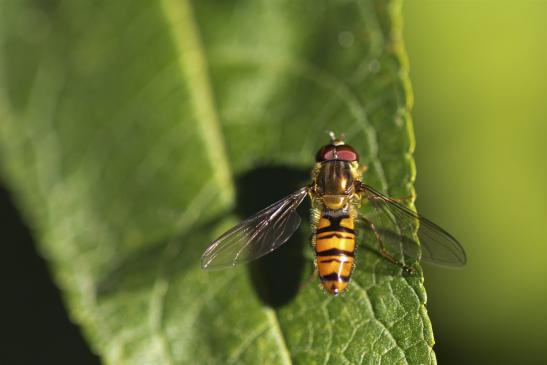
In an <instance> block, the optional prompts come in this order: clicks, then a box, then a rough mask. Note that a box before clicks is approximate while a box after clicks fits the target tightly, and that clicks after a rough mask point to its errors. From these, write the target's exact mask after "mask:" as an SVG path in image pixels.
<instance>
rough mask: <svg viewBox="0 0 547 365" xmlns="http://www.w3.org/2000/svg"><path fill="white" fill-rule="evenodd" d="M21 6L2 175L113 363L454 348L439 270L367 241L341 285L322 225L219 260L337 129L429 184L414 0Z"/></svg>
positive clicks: (389, 178) (376, 176) (6, 22)
mask: <svg viewBox="0 0 547 365" xmlns="http://www.w3.org/2000/svg"><path fill="white" fill-rule="evenodd" d="M0 6H1V8H0V24H1V25H0V26H1V30H0V32H1V33H0V42H1V43H0V46H1V54H0V70H1V79H0V84H1V85H3V86H2V88H1V89H0V118H1V120H2V123H1V124H0V128H1V129H0V149H1V150H0V153H1V170H2V174H3V178H4V179H5V181H6V182H7V184H8V185H9V186H10V188H11V190H12V192H13V194H14V196H15V198H16V200H17V201H18V203H19V206H20V208H21V209H22V211H23V212H24V214H25V217H26V219H27V222H28V223H29V225H31V226H32V227H33V229H34V232H35V237H36V238H37V241H39V243H40V250H41V252H42V253H43V255H44V257H46V258H47V260H48V262H49V265H50V268H51V270H52V272H53V274H54V277H55V280H56V282H57V283H58V285H59V286H60V287H61V288H62V290H63V293H64V296H65V299H66V302H67V306H68V309H69V311H70V313H71V316H72V318H73V319H74V321H76V322H77V323H79V324H80V325H81V327H82V329H83V331H84V333H85V335H86V337H87V339H88V341H89V343H90V345H91V346H92V348H93V349H94V350H95V351H96V352H97V353H98V354H100V355H101V357H102V358H103V359H104V361H105V362H106V363H110V364H123V363H139V364H142V363H152V364H186V363H188V364H195V363H200V364H206V363H207V364H259V363H264V364H289V363H297V364H327V363H331V364H344V363H352V364H354V363H366V364H375V363H384V364H395V363H397V364H399V363H401V364H406V363H408V364H418V363H420V364H423V363H435V355H434V353H433V351H432V345H433V335H432V330H431V325H430V322H429V319H428V317H427V313H426V310H425V307H424V304H425V301H426V296H425V291H424V288H423V285H422V284H423V279H422V277H421V274H420V275H418V276H414V277H403V276H401V275H399V274H397V273H398V272H399V271H400V270H398V269H397V268H394V267H393V266H392V265H391V264H390V263H389V262H386V261H385V260H382V259H381V258H380V257H379V256H378V255H377V254H375V253H374V251H371V250H368V249H367V248H366V246H365V245H362V246H361V249H360V251H359V253H358V261H357V268H356V270H355V273H354V276H353V280H352V282H351V284H350V290H349V292H347V293H346V294H344V295H342V296H339V297H336V298H333V297H329V296H327V295H326V294H324V293H323V292H322V291H321V290H320V289H319V288H318V283H317V280H316V279H315V280H314V281H313V282H312V284H309V285H307V284H306V282H307V281H308V277H309V276H310V275H311V273H312V271H313V260H312V257H313V255H312V250H311V248H310V247H309V244H308V237H309V234H310V228H309V225H307V224H303V225H302V227H301V229H300V230H299V231H298V233H297V234H296V235H295V236H294V237H293V238H292V239H291V240H290V242H289V243H287V244H286V245H285V246H284V247H283V248H281V249H280V250H279V251H278V252H275V253H273V254H271V255H269V256H267V257H266V258H264V259H262V260H259V261H257V262H255V263H253V264H252V265H249V266H247V267H245V266H244V267H241V268H237V269H233V270H227V271H223V272H212V273H206V272H203V271H201V269H200V255H201V252H202V251H203V250H204V249H205V247H206V246H207V244H208V243H209V242H210V241H211V240H212V239H214V238H215V237H216V236H217V235H218V234H220V233H221V232H223V231H224V230H225V229H226V228H228V227H229V226H231V225H233V224H234V223H236V222H237V221H238V220H240V219H241V218H242V217H243V216H246V215H248V214H251V213H252V212H254V211H256V210H258V209H260V208H262V207H264V206H266V205H267V204H269V203H271V202H272V201H274V200H276V199H279V198H281V197H283V196H285V195H287V194H289V193H291V192H292V191H294V190H295V189H296V188H297V187H299V186H301V185H302V184H304V183H306V182H307V181H308V179H309V170H310V169H311V167H312V165H313V161H314V153H315V151H316V150H317V149H318V148H319V147H320V146H321V145H323V144H325V143H326V142H327V141H328V139H327V135H326V133H325V131H326V130H334V131H336V132H345V134H346V137H347V140H348V142H349V143H351V144H352V145H353V146H355V147H356V148H357V149H358V150H359V151H360V153H361V156H362V157H361V160H362V162H363V163H364V164H368V165H369V171H368V172H367V174H366V176H365V179H366V181H367V183H369V184H370V185H373V186H376V187H377V188H379V189H381V190H383V191H384V192H386V193H388V194H390V195H392V196H407V195H409V194H410V193H411V192H412V189H413V187H412V182H413V179H414V165H413V160H412V155H411V153H412V150H413V136H412V124H411V120H410V116H409V109H410V104H411V95H410V91H409V83H408V76H407V65H406V59H405V54H404V50H403V46H402V40H401V29H400V24H401V16H400V2H399V1H385V0H376V1H372V0H368V1H367V0H361V1H315V0H313V1H312V0H308V1H300V2H290V1H269V0H268V1H256V0H239V1H223V2H219V1H194V2H193V3H190V1H189V0H176V1H175V0H163V1H151V0H146V1H145V0H131V1H128V0H119V1H106V0H100V1H99V0H98V1H56V0H50V1H42V0H24V1H23V0H21V1H17V2H15V1H11V2H10V1H3V2H1V3H0ZM303 214H304V215H306V212H305V209H304V210H303ZM308 222H309V221H308ZM304 223H306V221H305V222H304ZM367 239H369V238H367ZM371 242H372V241H371Z"/></svg>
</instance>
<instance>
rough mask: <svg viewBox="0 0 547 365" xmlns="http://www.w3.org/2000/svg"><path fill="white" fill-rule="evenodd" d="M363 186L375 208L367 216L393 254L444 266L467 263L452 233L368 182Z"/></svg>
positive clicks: (462, 250)
mask: <svg viewBox="0 0 547 365" xmlns="http://www.w3.org/2000/svg"><path fill="white" fill-rule="evenodd" d="M361 189H362V191H363V192H364V194H365V197H366V198H367V200H368V201H370V203H371V205H372V206H373V207H374V210H375V214H374V215H373V216H371V217H370V218H369V217H367V219H369V220H370V221H371V222H372V223H373V224H374V225H375V227H376V230H377V232H378V234H379V236H380V239H381V240H382V243H383V244H384V245H385V246H386V248H387V249H388V250H390V251H391V250H394V252H393V254H397V253H399V254H401V255H402V256H403V257H404V258H405V259H410V260H414V261H416V260H418V259H420V258H421V260H422V261H424V262H428V263H432V264H436V265H441V266H463V265H465V263H466V262H467V258H466V255H465V251H464V249H463V247H462V246H461V245H460V244H459V242H458V241H457V240H456V239H455V238H454V237H453V236H452V235H450V233H448V232H446V231H445V230H444V229H442V228H441V227H439V226H438V225H436V224H435V223H433V222H431V221H430V220H429V219H427V218H424V217H422V216H421V215H419V214H417V213H416V212H413V211H412V210H410V209H408V208H407V207H405V206H403V205H401V204H399V203H397V202H396V201H394V200H393V199H390V198H388V197H386V196H384V195H382V194H381V193H379V192H377V191H376V190H374V189H373V188H371V187H370V186H368V185H365V184H362V186H361ZM416 237H418V239H419V243H418V242H417V241H416Z"/></svg>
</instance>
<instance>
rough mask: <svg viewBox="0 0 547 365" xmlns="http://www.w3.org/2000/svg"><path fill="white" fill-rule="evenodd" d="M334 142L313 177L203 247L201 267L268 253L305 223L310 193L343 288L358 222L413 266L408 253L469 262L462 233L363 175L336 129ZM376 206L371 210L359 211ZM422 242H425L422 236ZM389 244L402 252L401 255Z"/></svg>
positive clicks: (447, 262)
mask: <svg viewBox="0 0 547 365" xmlns="http://www.w3.org/2000/svg"><path fill="white" fill-rule="evenodd" d="M330 137H331V142H330V143H329V144H327V145H325V146H323V147H321V148H320V149H319V151H318V152H317V154H316V163H315V166H314V167H313V170H312V174H311V175H312V183H311V184H310V185H308V186H305V187H303V188H300V189H299V190H297V191H295V192H294V193H292V194H291V195H289V196H287V197H285V198H283V199H281V200H280V201H278V202H276V203H274V204H272V205H270V206H268V207H267V208H265V209H263V210H261V211H259V212H258V213H256V214H255V215H253V216H251V217H249V218H247V219H245V220H244V221H242V222H241V223H239V224H238V225H236V226H235V227H233V228H232V229H230V230H228V231H227V232H226V233H224V234H223V235H221V236H220V237H218V238H217V239H216V240H214V241H213V242H212V243H211V244H210V245H209V247H207V249H206V250H205V252H204V253H203V256H202V258H201V267H202V269H204V270H218V269H224V268H227V267H233V266H235V265H238V264H242V263H246V262H249V261H252V260H255V259H257V258H259V257H261V256H264V255H266V254H268V253H270V252H272V251H274V250H276V249H277V248H279V247H280V246H281V245H283V244H284V243H285V242H287V240H288V239H289V238H290V237H291V236H292V235H293V233H294V232H295V231H296V229H297V228H298V226H299V225H300V216H299V215H298V214H297V212H296V208H297V207H298V206H299V205H300V204H301V203H302V201H303V200H304V198H305V197H306V196H309V198H310V199H311V204H312V208H311V223H312V229H313V232H314V234H313V238H312V245H313V247H314V249H315V266H316V269H317V271H318V273H319V278H320V281H321V284H322V286H323V288H324V289H325V290H326V291H327V293H329V294H332V295H337V294H339V293H341V292H343V291H344V290H345V289H346V288H347V286H348V282H349V280H350V277H351V274H352V272H353V268H354V266H355V265H354V257H355V251H356V246H357V245H356V223H364V224H365V225H366V226H367V227H369V228H370V230H371V231H372V232H373V234H374V237H375V238H376V241H377V243H378V246H379V253H380V254H381V255H382V256H383V257H384V258H386V259H387V260H389V261H390V262H392V263H394V264H396V265H399V266H400V267H401V268H402V269H403V270H404V271H406V272H409V273H411V272H413V271H414V269H413V268H412V267H411V266H410V265H408V264H406V263H405V261H406V260H411V261H417V260H420V259H421V260H422V261H424V262H428V263H434V264H438V265H442V266H463V265H465V263H466V255H465V251H464V250H463V247H462V246H461V245H460V244H459V243H458V241H457V240H456V239H455V238H454V237H453V236H451V235H450V234H449V233H448V232H446V231H445V230H444V229H442V228H441V227H439V226H438V225H436V224H435V223H433V222H431V221H430V220H428V219H426V218H424V217H422V216H421V215H418V214H417V213H415V212H414V211H412V210H410V209H408V208H407V207H405V206H404V205H402V204H401V203H399V201H398V199H393V198H389V197H387V196H385V195H383V194H381V193H379V192H378V191H376V190H375V189H373V188H372V187H370V186H368V185H366V184H365V183H363V182H362V181H361V175H362V172H363V171H364V168H363V167H361V166H360V165H359V155H358V154H357V152H356V151H355V149H354V148H353V147H351V146H350V145H347V144H345V143H344V141H343V138H342V139H337V138H336V136H335V135H334V133H332V132H331V133H330ZM367 203H368V204H370V205H371V206H372V208H373V209H372V212H373V214H371V215H370V216H366V217H365V216H364V215H363V214H361V213H360V207H361V205H364V204H367ZM418 242H419V243H418ZM390 249H392V250H393V249H395V250H397V251H398V253H399V254H400V255H401V256H402V258H403V260H405V261H401V260H400V259H399V258H397V257H396V256H395V255H394V254H393V253H392V252H390Z"/></svg>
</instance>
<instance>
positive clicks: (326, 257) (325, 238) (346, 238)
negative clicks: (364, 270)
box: [315, 211, 355, 295]
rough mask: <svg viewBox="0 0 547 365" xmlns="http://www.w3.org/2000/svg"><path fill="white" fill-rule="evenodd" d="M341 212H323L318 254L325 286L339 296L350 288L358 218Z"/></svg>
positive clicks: (316, 240) (317, 245)
mask: <svg viewBox="0 0 547 365" xmlns="http://www.w3.org/2000/svg"><path fill="white" fill-rule="evenodd" d="M340 213H341V212H339V211H324V212H322V213H321V217H320V218H319V222H318V223H317V229H316V231H315V255H316V258H315V260H316V263H317V269H318V271H319V278H320V279H321V284H322V285H323V287H324V288H325V289H326V290H327V291H328V292H329V293H330V294H333V295H337V294H339V293H341V292H342V291H343V290H345V289H346V288H347V286H348V282H349V279H350V277H351V272H352V271H353V260H354V256H355V231H354V218H353V217H352V216H351V215H348V214H347V213H345V214H340Z"/></svg>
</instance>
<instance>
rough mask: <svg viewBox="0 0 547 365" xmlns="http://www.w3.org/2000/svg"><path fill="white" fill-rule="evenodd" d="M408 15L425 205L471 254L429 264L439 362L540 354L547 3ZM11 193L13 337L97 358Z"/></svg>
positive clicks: (434, 4) (546, 252)
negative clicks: (458, 264)
mask: <svg viewBox="0 0 547 365" xmlns="http://www.w3.org/2000/svg"><path fill="white" fill-rule="evenodd" d="M403 15H404V37H405V43H406V46H407V51H408V56H409V62H410V69H411V80H412V86H413V89H414V99H415V101H414V102H415V107H414V112H413V116H414V127H415V133H416V139H417V148H416V153H415V157H416V164H417V171H418V176H417V182H416V188H417V192H418V200H417V205H418V208H419V209H420V211H421V212H422V213H423V214H424V215H427V216H429V217H432V218H433V219H434V220H435V221H436V222H438V223H440V224H441V225H443V226H444V227H446V228H447V229H448V230H449V231H450V232H452V233H454V235H455V236H456V237H458V238H459V239H460V240H461V242H462V243H463V245H464V246H465V248H466V250H467V252H468V256H469V265H468V267H467V268H466V269H464V270H461V271H456V270H443V269H436V268H426V287H427V289H428V295H429V304H428V308H429V311H430V313H431V317H432V322H433V327H434V332H435V336H436V341H437V345H436V347H435V350H436V352H437V356H438V359H439V363H440V364H534V363H538V364H539V363H543V361H544V352H543V351H542V350H543V348H544V346H545V345H544V344H545V342H546V340H547V314H546V309H545V308H547V283H546V278H547V269H546V267H547V262H546V261H547V260H546V259H547V239H546V236H547V235H546V233H547V229H546V227H547V191H546V190H547V174H546V169H547V151H546V143H547V131H546V124H547V104H546V101H547V86H546V85H547V1H522V0H521V1H494V0H476V1H446V0H445V1H440V0H436V1H416V0H408V1H406V2H405V3H404V6H403ZM0 192H1V198H2V203H3V206H2V209H1V210H0V218H1V219H0V221H1V224H2V226H1V229H2V231H3V232H5V231H7V230H8V229H9V230H10V232H11V234H12V235H13V237H15V241H16V242H18V243H20V244H19V245H11V246H10V247H5V250H6V251H5V252H4V254H3V255H2V259H3V260H2V265H1V267H2V270H5V271H6V272H3V275H2V277H3V278H4V280H3V282H2V285H3V288H4V291H5V292H17V293H21V290H20V288H28V291H27V292H23V293H21V294H20V296H19V297H13V298H11V300H10V301H4V303H3V309H2V312H3V315H4V316H6V314H7V317H10V318H8V319H7V320H6V322H3V324H4V325H3V331H4V333H3V335H4V337H5V338H6V339H10V340H11V341H13V340H14V339H15V340H16V341H15V342H17V341H20V342H21V344H20V345H18V346H19V347H18V348H17V351H25V348H27V349H29V350H30V349H31V348H32V350H33V351H34V352H36V353H41V354H44V356H45V359H46V360H49V361H53V360H56V361H57V363H59V361H63V363H77V364H84V363H89V364H95V363H97V362H98V360H97V358H95V357H94V356H93V355H91V354H90V352H89V350H88V349H87V347H86V345H85V342H84V341H83V339H82V338H81V337H80V336H79V333H78V330H77V329H76V328H75V327H74V326H72V325H70V323H69V321H68V319H67V318H66V314H65V313H64V311H63V307H62V304H61V300H60V297H59V294H58V292H57V290H56V289H55V287H54V286H53V284H52V283H51V282H50V281H49V279H48V274H47V270H46V267H45V264H44V262H43V260H42V259H40V258H39V257H38V255H37V254H36V252H35V248H34V246H33V243H32V239H31V238H30V234H29V232H28V230H27V229H26V228H25V227H24V225H23V224H22V223H21V220H20V219H18V218H17V213H16V211H15V208H13V207H12V206H11V205H9V202H8V200H9V198H8V197H7V194H6V193H5V192H4V191H0ZM10 250H12V251H10ZM22 314H24V315H22ZM6 323H7V325H6ZM52 330H54V331H55V332H56V334H57V335H56V336H51V331H52ZM3 339H4V338H3ZM3 342H4V343H5V341H3ZM0 357H1V356H0Z"/></svg>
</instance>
